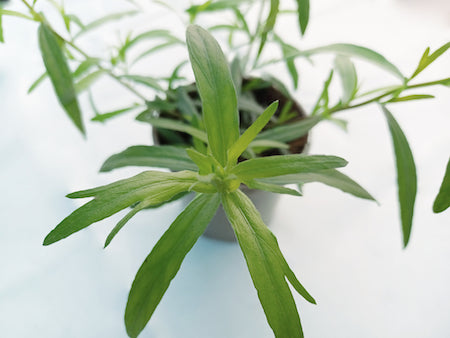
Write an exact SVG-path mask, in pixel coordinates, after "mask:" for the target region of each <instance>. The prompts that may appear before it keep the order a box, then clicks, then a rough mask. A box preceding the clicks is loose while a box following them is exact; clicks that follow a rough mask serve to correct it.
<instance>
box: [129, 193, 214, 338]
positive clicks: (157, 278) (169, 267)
mask: <svg viewBox="0 0 450 338" xmlns="http://www.w3.org/2000/svg"><path fill="white" fill-rule="evenodd" d="M219 201H220V199H219V196H218V195H217V194H204V195H203V194H200V195H198V196H197V197H196V198H195V199H194V200H193V201H192V202H191V203H190V204H189V205H188V206H187V207H186V209H184V211H183V212H182V213H181V214H180V215H179V216H178V217H177V218H176V219H175V221H174V222H173V223H172V225H171V226H170V227H169V229H168V230H167V231H166V232H165V233H164V235H163V236H162V237H161V239H160V240H159V241H158V243H156V245H155V246H154V247H153V249H152V251H151V252H150V254H149V255H148V256H147V258H146V259H145V261H144V263H143V264H142V265H141V267H140V268H139V271H138V272H137V274H136V277H135V279H134V281H133V285H132V286H131V290H130V294H129V296H128V302H127V307H126V310H125V325H126V328H127V333H128V335H129V336H130V337H137V336H138V335H139V333H140V332H141V331H142V330H143V329H144V327H145V325H146V324H147V322H148V321H149V320H150V318H151V316H152V314H153V312H154V311H155V309H156V307H157V306H158V304H159V302H160V301H161V298H162V297H163V295H164V293H165V292H166V290H167V288H168V287H169V284H170V282H171V281H172V279H173V278H174V277H175V275H176V273H177V272H178V270H179V269H180V266H181V263H182V262H183V259H184V257H185V256H186V254H187V253H188V252H189V251H190V250H191V248H192V247H193V246H194V244H195V242H196V241H197V239H198V238H199V237H200V235H201V234H202V233H203V232H204V231H205V229H206V227H207V225H208V224H209V222H210V221H211V219H212V217H213V216H214V214H215V213H216V210H217V208H218V206H219Z"/></svg>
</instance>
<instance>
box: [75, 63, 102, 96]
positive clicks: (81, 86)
mask: <svg viewBox="0 0 450 338" xmlns="http://www.w3.org/2000/svg"><path fill="white" fill-rule="evenodd" d="M102 75H105V71H104V70H102V69H100V70H96V71H95V72H92V73H90V74H88V75H86V76H85V77H84V78H82V79H80V80H79V81H78V82H77V83H75V91H76V92H77V94H78V95H79V94H81V93H82V92H84V91H85V90H87V89H89V88H90V87H91V86H92V85H93V84H94V83H95V82H96V81H98V80H99V79H100V78H101V77H102Z"/></svg>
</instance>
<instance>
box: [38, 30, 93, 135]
mask: <svg viewBox="0 0 450 338" xmlns="http://www.w3.org/2000/svg"><path fill="white" fill-rule="evenodd" d="M39 47H40V49H41V53H42V59H43V61H44V65H45V68H46V69H47V73H48V75H49V77H50V80H51V82H52V84H53V88H54V89H55V92H56V95H57V97H58V100H59V102H60V103H61V105H62V106H63V107H64V110H65V111H66V112H67V114H68V115H69V117H70V119H71V120H72V121H73V123H74V124H75V126H76V127H77V128H78V129H79V130H80V131H81V133H83V135H84V134H85V130H84V125H83V121H82V118H81V111H80V108H79V105H78V100H77V94H76V92H75V86H74V84H73V79H72V74H71V72H70V69H69V67H68V65H67V60H66V58H65V56H64V54H63V52H62V50H61V47H60V46H59V43H58V39H57V37H56V35H55V33H54V32H53V31H52V30H51V28H50V27H48V26H47V25H46V24H45V23H42V24H41V25H40V26H39Z"/></svg>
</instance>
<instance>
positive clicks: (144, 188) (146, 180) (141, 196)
mask: <svg viewBox="0 0 450 338" xmlns="http://www.w3.org/2000/svg"><path fill="white" fill-rule="evenodd" d="M196 176H197V174H196V173H194V172H192V171H180V172H176V173H167V172H159V171H145V172H143V173H140V174H138V175H136V176H133V177H131V178H128V179H124V180H120V181H117V182H115V183H112V184H108V185H105V186H101V187H97V188H94V189H88V190H83V191H78V192H75V193H72V194H69V195H67V197H69V198H84V197H94V199H93V200H91V201H89V202H88V203H86V204H84V205H83V206H82V207H80V208H78V209H76V210H75V211H74V212H73V213H71V214H70V215H69V216H67V217H66V218H65V219H64V220H62V222H61V223H59V224H58V225H57V226H56V227H55V228H54V229H53V230H52V231H51V232H50V233H49V234H48V235H47V237H46V238H45V240H44V245H49V244H52V243H55V242H57V241H59V240H61V239H63V238H66V237H68V236H70V235H71V234H73V233H75V232H77V231H80V230H82V229H84V228H86V227H88V226H89V225H91V224H92V223H95V222H98V221H100V220H102V219H104V218H107V217H109V216H111V215H113V214H115V213H117V212H119V211H120V210H123V209H125V208H127V207H129V206H131V205H133V204H135V203H137V202H141V201H145V203H147V204H148V205H151V204H160V203H162V202H164V201H167V200H169V199H171V198H172V197H173V196H175V195H177V194H179V193H181V192H183V191H187V190H189V187H190V186H191V185H192V184H194V183H195V182H196V181H197V179H196Z"/></svg>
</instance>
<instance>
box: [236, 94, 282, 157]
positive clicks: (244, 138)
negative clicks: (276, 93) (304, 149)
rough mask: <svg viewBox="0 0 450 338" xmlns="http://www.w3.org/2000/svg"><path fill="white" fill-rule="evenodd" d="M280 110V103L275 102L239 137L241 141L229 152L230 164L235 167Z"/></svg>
mask: <svg viewBox="0 0 450 338" xmlns="http://www.w3.org/2000/svg"><path fill="white" fill-rule="evenodd" d="M277 109H278V101H276V102H273V103H272V104H271V105H270V106H269V107H267V109H266V110H265V111H264V112H263V113H262V114H261V115H260V116H259V117H258V118H257V119H256V121H255V122H253V124H252V125H251V126H250V127H248V128H247V130H246V131H245V132H244V133H243V134H242V135H241V136H240V137H239V139H238V140H237V141H236V142H235V143H234V144H233V145H232V146H231V147H230V149H229V150H228V163H229V164H230V165H233V164H234V163H235V162H236V160H237V159H238V158H239V156H240V155H241V154H242V153H243V152H244V151H245V149H247V147H248V146H249V145H250V143H251V142H252V141H253V140H254V139H255V137H256V136H257V135H258V134H259V132H260V131H261V130H262V129H263V128H264V127H265V126H266V124H267V123H268V122H269V121H270V118H271V117H272V116H273V115H274V114H275V112H276V111H277Z"/></svg>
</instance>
